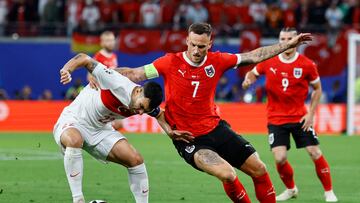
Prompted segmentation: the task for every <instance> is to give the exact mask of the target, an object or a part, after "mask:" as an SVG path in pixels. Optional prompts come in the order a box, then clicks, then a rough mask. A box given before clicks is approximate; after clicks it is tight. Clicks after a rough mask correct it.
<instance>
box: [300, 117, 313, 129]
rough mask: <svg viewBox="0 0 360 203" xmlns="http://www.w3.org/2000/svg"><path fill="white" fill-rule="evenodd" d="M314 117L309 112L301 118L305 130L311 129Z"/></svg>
mask: <svg viewBox="0 0 360 203" xmlns="http://www.w3.org/2000/svg"><path fill="white" fill-rule="evenodd" d="M313 121H314V117H313V116H311V115H310V114H309V113H307V114H306V115H305V116H303V117H302V118H301V120H300V123H303V125H302V126H301V128H302V129H303V130H304V131H310V130H311V128H312V126H313Z"/></svg>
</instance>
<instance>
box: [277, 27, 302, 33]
mask: <svg viewBox="0 0 360 203" xmlns="http://www.w3.org/2000/svg"><path fill="white" fill-rule="evenodd" d="M280 32H295V33H296V34H297V33H298V31H297V29H296V28H294V27H284V28H283V29H281V31H280Z"/></svg>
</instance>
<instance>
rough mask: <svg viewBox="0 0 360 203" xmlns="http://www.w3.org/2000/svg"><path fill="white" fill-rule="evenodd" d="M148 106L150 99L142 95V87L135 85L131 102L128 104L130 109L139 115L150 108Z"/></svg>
mask: <svg viewBox="0 0 360 203" xmlns="http://www.w3.org/2000/svg"><path fill="white" fill-rule="evenodd" d="M149 106H150V99H149V98H146V97H144V89H143V88H140V87H137V88H136V89H135V90H134V91H133V93H132V95H131V102H130V104H129V108H130V111H131V112H133V113H135V114H140V115H141V114H143V113H147V112H150V111H151V110H152V109H150V107H149Z"/></svg>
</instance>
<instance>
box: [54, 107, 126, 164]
mask: <svg viewBox="0 0 360 203" xmlns="http://www.w3.org/2000/svg"><path fill="white" fill-rule="evenodd" d="M69 128H75V129H77V130H78V131H79V132H80V134H81V137H82V138H83V140H84V144H83V149H84V150H85V151H87V152H88V153H89V154H90V155H92V156H93V157H94V158H96V159H97V160H99V161H101V162H105V163H107V161H106V158H107V156H108V155H109V153H110V151H111V149H112V148H113V146H114V145H115V144H116V142H117V141H119V140H121V139H126V138H125V136H124V135H122V134H121V133H120V132H118V131H116V130H114V129H113V128H112V127H111V126H110V124H109V125H108V126H105V127H104V128H102V129H93V128H91V127H88V126H86V125H84V124H80V123H79V122H78V121H77V120H76V119H75V118H74V117H73V116H72V115H71V114H68V113H65V112H63V113H62V114H61V116H60V118H59V119H58V121H57V123H56V124H55V126H54V129H53V135H54V138H55V141H56V143H57V144H58V145H59V147H60V148H61V152H62V153H63V154H64V152H65V148H64V146H63V145H62V144H61V142H60V137H61V135H62V133H63V132H64V131H65V130H66V129H69Z"/></svg>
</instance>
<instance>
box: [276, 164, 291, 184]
mask: <svg viewBox="0 0 360 203" xmlns="http://www.w3.org/2000/svg"><path fill="white" fill-rule="evenodd" d="M276 169H277V171H278V172H279V175H280V178H281V180H282V181H283V183H284V184H285V186H286V188H288V189H293V188H294V187H295V181H294V170H293V169H292V167H291V165H290V164H289V162H288V161H286V162H285V163H284V164H282V165H281V164H276Z"/></svg>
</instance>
